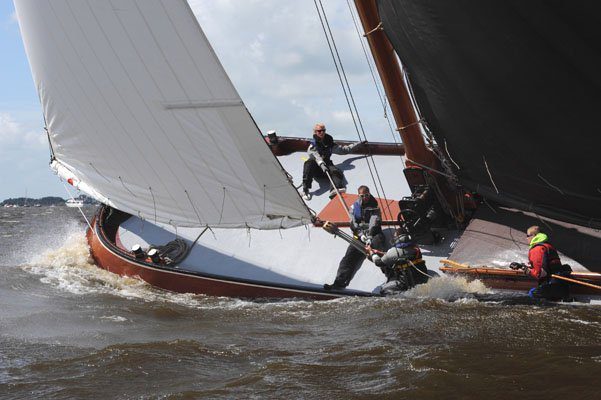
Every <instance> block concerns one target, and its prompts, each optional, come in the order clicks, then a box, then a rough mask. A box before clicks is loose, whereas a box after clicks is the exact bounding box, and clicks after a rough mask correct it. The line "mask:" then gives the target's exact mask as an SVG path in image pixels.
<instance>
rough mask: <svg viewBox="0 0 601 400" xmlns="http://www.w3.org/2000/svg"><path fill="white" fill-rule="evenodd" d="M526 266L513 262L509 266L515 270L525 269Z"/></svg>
mask: <svg viewBox="0 0 601 400" xmlns="http://www.w3.org/2000/svg"><path fill="white" fill-rule="evenodd" d="M525 267H526V266H525V265H524V264H522V263H517V262H512V263H511V264H509V268H511V269H513V270H518V269H525Z"/></svg>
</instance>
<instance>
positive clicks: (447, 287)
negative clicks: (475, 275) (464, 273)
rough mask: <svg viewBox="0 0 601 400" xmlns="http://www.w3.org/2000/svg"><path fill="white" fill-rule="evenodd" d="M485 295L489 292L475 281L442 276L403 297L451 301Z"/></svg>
mask: <svg viewBox="0 0 601 400" xmlns="http://www.w3.org/2000/svg"><path fill="white" fill-rule="evenodd" d="M486 293H491V290H490V289H489V288H487V287H486V286H485V285H484V283H482V282H481V281H479V280H477V279H476V280H472V281H468V280H467V279H465V278H463V277H456V276H445V275H443V276H440V277H436V278H432V279H430V280H429V281H428V282H427V283H425V284H423V285H417V286H415V287H414V288H412V289H410V290H408V291H406V292H405V293H404V294H403V297H409V298H433V299H443V300H451V299H457V298H460V297H463V296H465V295H466V294H486Z"/></svg>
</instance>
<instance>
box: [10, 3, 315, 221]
mask: <svg viewBox="0 0 601 400" xmlns="http://www.w3.org/2000/svg"><path fill="white" fill-rule="evenodd" d="M15 5H16V9H17V16H18V19H19V23H20V27H21V33H22V36H23V40H24V42H25V48H26V52H27V55H28V58H29V62H30V64H31V69H32V73H33V77H34V81H35V84H36V87H37V90H38V92H39V95H40V99H41V102H42V107H43V110H44V115H45V118H46V123H47V128H48V131H49V132H50V141H51V144H52V147H53V150H54V155H55V157H56V159H57V160H59V161H60V162H61V164H62V165H66V166H68V170H69V173H71V174H73V176H75V177H77V179H78V181H79V182H80V183H83V184H80V188H82V189H83V190H85V189H84V188H86V187H88V188H93V191H94V192H95V193H89V194H90V195H93V196H94V197H96V198H101V199H104V201H105V202H106V203H109V204H111V205H112V206H114V207H116V208H118V209H121V210H123V211H126V212H129V213H131V214H134V215H137V216H140V217H142V218H145V219H148V220H151V221H153V220H156V221H158V222H163V223H169V224H172V225H175V226H205V225H209V226H214V227H232V228H238V227H251V228H259V229H277V228H286V227H291V226H297V225H300V224H304V223H308V222H309V221H310V217H311V216H310V213H309V211H308V209H307V207H306V205H305V204H304V203H303V201H302V199H301V198H300V196H299V194H298V192H297V191H296V190H295V189H294V187H293V186H292V184H291V182H289V180H288V179H287V176H286V173H285V171H284V170H283V169H282V167H281V165H280V164H279V162H278V161H277V159H276V158H275V157H274V156H273V154H272V153H271V152H270V150H269V148H268V147H267V146H266V144H265V142H264V141H263V138H262V136H261V134H260V132H259V130H258V128H257V126H256V124H255V123H254V121H253V119H252V117H251V116H250V114H249V113H248V111H247V110H246V108H245V106H244V103H243V102H242V100H241V98H240V96H239V95H238V93H237V91H236V90H235V88H234V86H233V84H232V83H231V81H230V79H229V77H228V76H227V74H226V73H225V71H224V69H223V67H222V66H221V64H220V62H219V60H218V59H217V57H216V55H215V53H214V51H213V49H212V48H211V46H210V44H209V42H208V41H207V38H206V36H205V35H204V33H203V32H202V30H201V28H200V26H199V25H198V22H197V20H196V18H195V17H194V15H193V13H192V11H191V9H190V8H189V6H188V4H187V3H186V1H185V0H119V1H117V0H15Z"/></svg>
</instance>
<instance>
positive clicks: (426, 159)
mask: <svg viewBox="0 0 601 400" xmlns="http://www.w3.org/2000/svg"><path fill="white" fill-rule="evenodd" d="M355 7H356V8H357V12H358V14H359V18H360V19H361V24H362V25H363V30H364V32H365V36H366V37H367V42H368V43H369V48H370V49H371V53H372V56H373V58H374V61H375V63H376V67H377V68H378V73H379V75H380V79H381V80H382V84H383V85H384V91H385V92H386V97H387V99H388V102H389V103H390V108H391V110H392V114H393V116H394V120H395V122H396V125H397V131H398V132H399V133H400V135H401V140H402V141H403V145H404V146H405V155H406V156H407V158H408V159H409V160H413V161H415V162H417V163H420V164H423V165H425V166H427V167H430V168H436V158H434V155H433V154H432V152H431V151H430V149H428V148H427V147H426V143H425V142H424V138H423V136H422V131H421V124H420V123H419V117H418V115H417V112H416V110H415V108H414V107H413V102H412V101H411V95H410V93H409V88H408V87H407V84H406V82H405V79H404V75H403V72H402V70H401V65H400V63H399V61H398V58H397V56H396V53H395V51H394V49H393V47H392V44H390V41H389V40H388V38H387V37H386V34H385V33H384V31H383V30H382V29H381V21H380V14H379V12H378V7H377V5H376V0H355ZM407 164H408V165H414V164H412V163H411V161H408V162H407Z"/></svg>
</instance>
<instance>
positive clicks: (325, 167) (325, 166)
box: [319, 161, 328, 172]
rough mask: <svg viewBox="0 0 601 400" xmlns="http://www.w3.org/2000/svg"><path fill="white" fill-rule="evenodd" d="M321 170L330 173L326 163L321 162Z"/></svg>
mask: <svg viewBox="0 0 601 400" xmlns="http://www.w3.org/2000/svg"><path fill="white" fill-rule="evenodd" d="M319 168H321V170H322V171H323V172H328V166H327V165H326V163H325V161H320V162H319Z"/></svg>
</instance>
